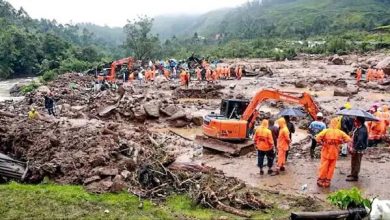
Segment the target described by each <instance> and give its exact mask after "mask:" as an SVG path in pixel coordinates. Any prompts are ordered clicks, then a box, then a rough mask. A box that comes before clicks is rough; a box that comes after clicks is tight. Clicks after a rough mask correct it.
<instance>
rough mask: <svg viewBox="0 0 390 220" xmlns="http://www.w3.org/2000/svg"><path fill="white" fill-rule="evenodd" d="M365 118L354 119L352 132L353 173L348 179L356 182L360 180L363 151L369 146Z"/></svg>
mask: <svg viewBox="0 0 390 220" xmlns="http://www.w3.org/2000/svg"><path fill="white" fill-rule="evenodd" d="M364 121H365V120H364V118H361V117H357V118H355V120H354V126H355V129H354V130H353V132H352V146H351V148H350V152H351V174H350V175H348V176H347V179H346V181H348V182H355V181H358V180H359V173H360V166H361V163H362V157H363V152H364V150H365V149H366V148H367V146H368V132H367V127H366V126H365V125H364Z"/></svg>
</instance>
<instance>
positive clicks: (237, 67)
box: [234, 65, 240, 78]
mask: <svg viewBox="0 0 390 220" xmlns="http://www.w3.org/2000/svg"><path fill="white" fill-rule="evenodd" d="M239 68H240V67H239V66H238V65H237V66H236V68H235V69H234V73H235V74H236V78H238V71H239Z"/></svg>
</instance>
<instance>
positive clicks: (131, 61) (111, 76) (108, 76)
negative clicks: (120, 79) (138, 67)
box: [98, 57, 134, 83]
mask: <svg viewBox="0 0 390 220" xmlns="http://www.w3.org/2000/svg"><path fill="white" fill-rule="evenodd" d="M124 64H127V68H128V70H129V71H131V70H132V67H133V65H134V58H133V57H127V58H123V59H120V60H116V61H114V62H112V63H111V68H110V69H109V72H108V73H107V74H99V76H98V80H99V81H103V80H107V81H110V82H112V83H114V82H115V80H116V68H117V67H118V66H122V65H124Z"/></svg>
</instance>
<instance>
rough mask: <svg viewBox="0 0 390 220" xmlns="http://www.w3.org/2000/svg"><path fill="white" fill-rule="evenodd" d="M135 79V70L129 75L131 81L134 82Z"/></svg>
mask: <svg viewBox="0 0 390 220" xmlns="http://www.w3.org/2000/svg"><path fill="white" fill-rule="evenodd" d="M134 79H135V72H132V73H131V74H130V75H129V81H130V82H132V81H133V80H134Z"/></svg>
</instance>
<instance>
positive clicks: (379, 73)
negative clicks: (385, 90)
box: [378, 69, 385, 81]
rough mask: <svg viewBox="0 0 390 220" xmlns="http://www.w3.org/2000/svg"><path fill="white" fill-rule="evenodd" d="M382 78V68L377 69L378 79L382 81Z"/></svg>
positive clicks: (383, 73)
mask: <svg viewBox="0 0 390 220" xmlns="http://www.w3.org/2000/svg"><path fill="white" fill-rule="evenodd" d="M384 78H385V72H384V71H383V69H380V70H378V79H379V80H381V81H383V79H384Z"/></svg>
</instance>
